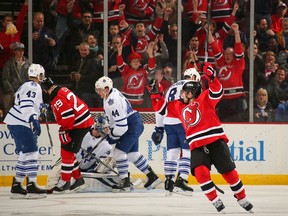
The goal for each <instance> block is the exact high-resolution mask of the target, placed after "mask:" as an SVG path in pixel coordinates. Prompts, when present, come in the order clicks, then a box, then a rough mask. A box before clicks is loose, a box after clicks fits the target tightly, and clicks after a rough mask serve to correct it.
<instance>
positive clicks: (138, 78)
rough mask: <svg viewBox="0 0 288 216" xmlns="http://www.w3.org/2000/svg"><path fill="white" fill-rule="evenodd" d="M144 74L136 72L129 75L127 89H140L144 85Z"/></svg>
mask: <svg viewBox="0 0 288 216" xmlns="http://www.w3.org/2000/svg"><path fill="white" fill-rule="evenodd" d="M143 82H144V76H143V74H139V73H138V74H134V75H132V76H130V77H129V79H128V84H127V89H139V88H141V87H142V86H143Z"/></svg>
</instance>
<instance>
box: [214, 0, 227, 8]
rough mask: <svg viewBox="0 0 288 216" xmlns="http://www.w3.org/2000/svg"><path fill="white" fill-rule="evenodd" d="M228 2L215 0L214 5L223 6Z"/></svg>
mask: <svg viewBox="0 0 288 216" xmlns="http://www.w3.org/2000/svg"><path fill="white" fill-rule="evenodd" d="M227 4H228V0H216V1H214V5H215V6H218V7H219V6H225V5H227Z"/></svg>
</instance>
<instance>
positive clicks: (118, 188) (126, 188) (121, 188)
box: [112, 176, 133, 193]
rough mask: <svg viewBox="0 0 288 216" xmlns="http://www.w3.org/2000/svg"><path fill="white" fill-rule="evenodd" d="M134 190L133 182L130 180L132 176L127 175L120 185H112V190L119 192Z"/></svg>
mask: <svg viewBox="0 0 288 216" xmlns="http://www.w3.org/2000/svg"><path fill="white" fill-rule="evenodd" d="M132 190H133V187H132V184H131V182H130V177H129V176H128V177H126V178H124V179H122V180H121V182H120V183H119V184H118V185H113V186H112V192H114V193H119V192H124V193H125V192H126V193H128V192H131V191H132Z"/></svg>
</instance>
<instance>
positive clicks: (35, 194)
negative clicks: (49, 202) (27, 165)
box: [26, 178, 47, 199]
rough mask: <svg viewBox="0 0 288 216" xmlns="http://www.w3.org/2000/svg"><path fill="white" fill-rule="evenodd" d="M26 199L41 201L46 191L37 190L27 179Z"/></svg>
mask: <svg viewBox="0 0 288 216" xmlns="http://www.w3.org/2000/svg"><path fill="white" fill-rule="evenodd" d="M27 182H28V184H27V196H26V198H27V199H43V198H46V197H47V190H45V189H41V188H39V187H38V186H37V185H36V183H35V182H30V181H29V178H27Z"/></svg>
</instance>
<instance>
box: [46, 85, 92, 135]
mask: <svg viewBox="0 0 288 216" xmlns="http://www.w3.org/2000/svg"><path fill="white" fill-rule="evenodd" d="M51 107H52V110H53V113H54V116H55V119H56V122H57V124H58V125H60V126H61V129H63V130H71V129H76V128H88V127H91V126H92V125H93V124H94V119H93V118H92V116H91V114H90V112H89V109H88V106H87V105H86V104H85V103H84V102H83V101H82V100H81V99H79V98H78V97H77V96H76V95H75V94H74V93H73V92H72V91H70V90H69V89H68V88H66V87H61V88H60V87H57V88H55V89H54V90H53V92H52V94H51Z"/></svg>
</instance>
